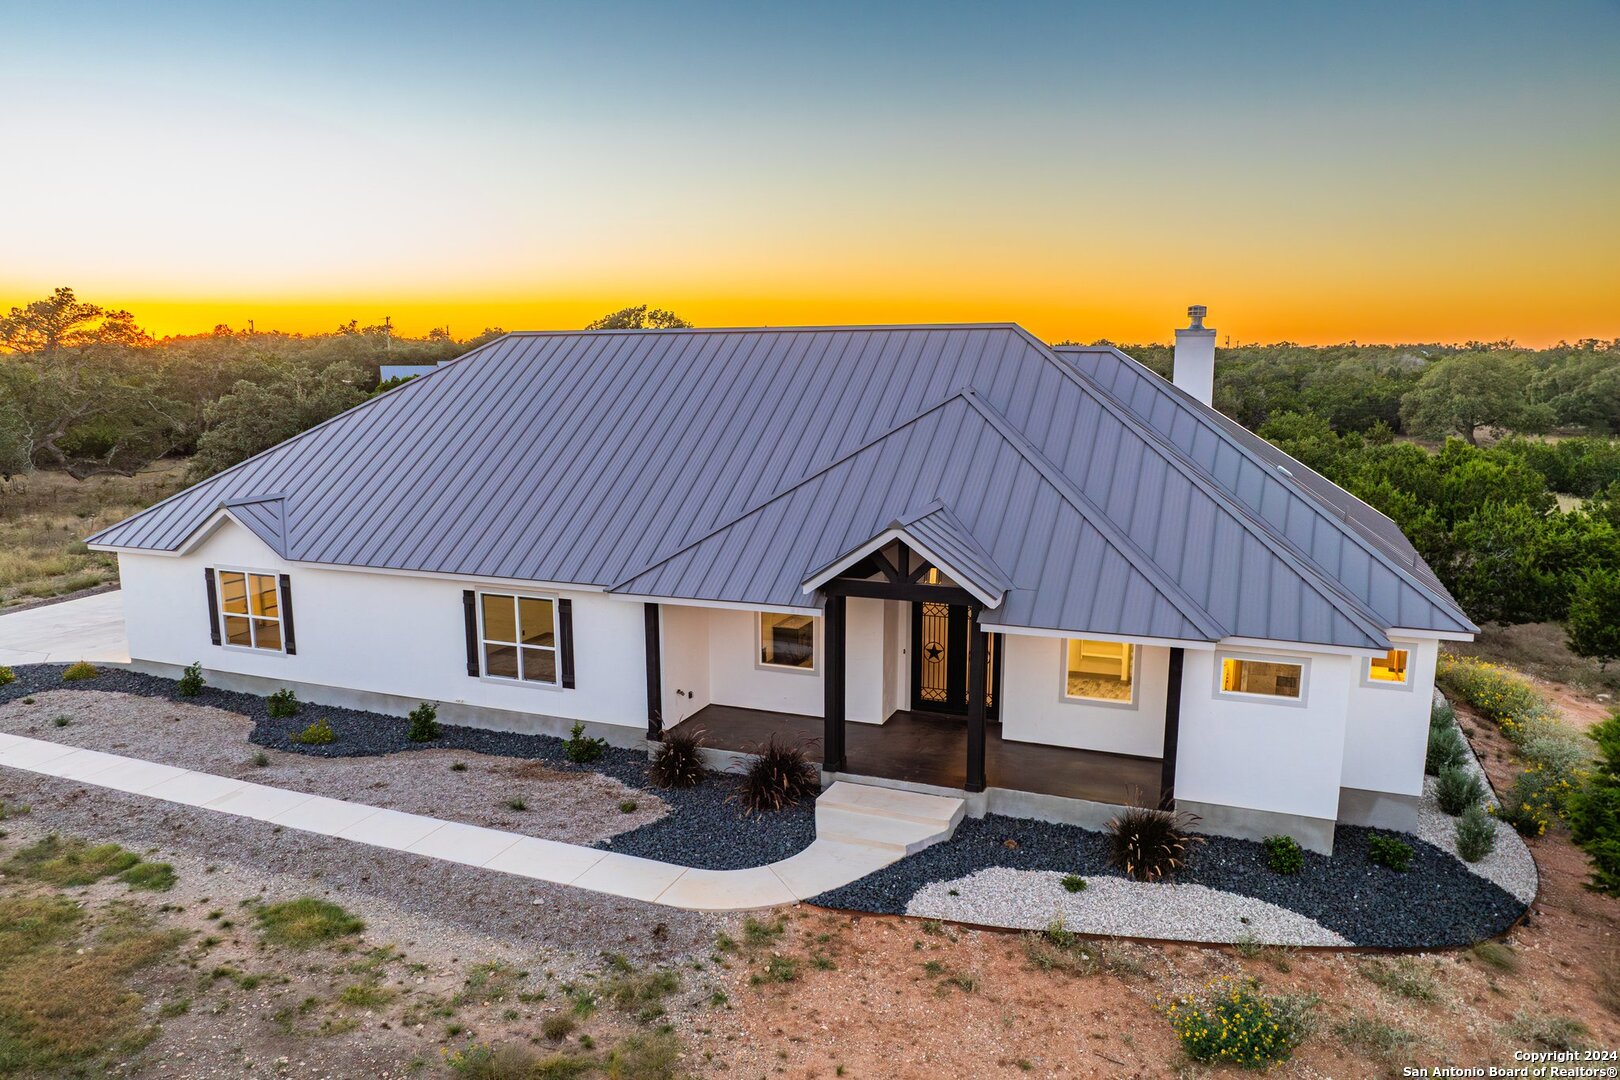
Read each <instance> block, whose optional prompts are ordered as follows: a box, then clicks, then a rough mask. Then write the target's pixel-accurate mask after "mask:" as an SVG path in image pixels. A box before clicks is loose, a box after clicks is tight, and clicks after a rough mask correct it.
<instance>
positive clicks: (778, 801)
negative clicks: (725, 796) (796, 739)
mask: <svg viewBox="0 0 1620 1080" xmlns="http://www.w3.org/2000/svg"><path fill="white" fill-rule="evenodd" d="M741 768H742V770H743V773H742V783H741V784H740V785H739V786H738V788H737V793H736V795H735V796H733V798H735V799H736V800H737V801H738V802H740V803H742V806H743V809H744V810H747V811H755V810H783V809H786V808H787V807H789V806H793V805H795V804H796V803H798V801H799V800H800V799H806V798H809V797H810V796H812V795H815V794H816V793H817V792H818V791H820V790H821V770H820V769H819V768H817V767H816V763H815V762H813V761H811V760H810V756H809V754H807V753H806V752H805V748H804V747H803V746H802V745H800V744H789V743H783V742H778V741H777V738H776V736H774V735H772V736H771V737H770V739H769V740H768V741H767V742H766V743H765V745H764V746H757V747H754V748H753V758H752V760H749V761H746V762H744V763H742V765H741Z"/></svg>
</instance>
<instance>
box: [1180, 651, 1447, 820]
mask: <svg viewBox="0 0 1620 1080" xmlns="http://www.w3.org/2000/svg"><path fill="white" fill-rule="evenodd" d="M1233 654H1235V655H1240V656H1247V657H1254V658H1266V657H1278V658H1280V659H1287V660H1290V661H1294V660H1303V661H1305V662H1306V663H1307V665H1308V666H1307V669H1306V672H1305V678H1304V699H1303V702H1302V703H1301V702H1294V701H1290V700H1286V699H1282V698H1278V699H1276V700H1275V701H1273V700H1271V699H1266V698H1240V697H1234V696H1231V695H1226V694H1221V693H1219V692H1218V686H1219V667H1218V658H1219V657H1221V656H1223V655H1226V653H1225V652H1224V651H1215V652H1211V651H1209V650H1202V649H1200V650H1194V649H1188V650H1187V651H1186V654H1185V657H1186V659H1185V661H1184V664H1183V668H1182V690H1181V694H1182V697H1181V734H1180V740H1179V744H1178V749H1177V754H1176V798H1177V800H1178V801H1179V800H1192V801H1197V802H1207V803H1215V804H1218V805H1222V806H1236V807H1244V808H1246V809H1251V810H1267V811H1272V812H1275V813H1281V814H1300V815H1303V816H1305V817H1312V818H1322V819H1327V820H1332V819H1334V818H1335V817H1336V816H1337V814H1338V807H1339V783H1340V776H1341V774H1342V771H1343V762H1344V743H1345V714H1346V706H1347V702H1348V694H1349V687H1350V680H1351V679H1352V677H1353V675H1354V666H1355V663H1356V660H1355V659H1354V658H1352V657H1349V656H1341V655H1327V654H1321V653H1318V654H1308V653H1299V652H1291V651H1288V650H1285V649H1275V650H1273V649H1254V648H1244V649H1239V650H1233ZM1419 760H1420V767H1421V758H1420V759H1419Z"/></svg>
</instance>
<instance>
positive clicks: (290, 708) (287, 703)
mask: <svg viewBox="0 0 1620 1080" xmlns="http://www.w3.org/2000/svg"><path fill="white" fill-rule="evenodd" d="M302 707H303V706H301V705H300V704H299V703H298V695H297V694H295V693H293V692H292V691H291V690H289V689H286V688H285V687H283V688H282V689H280V690H277V691H276V692H275V693H273V694H271V695H270V696H269V697H267V698H265V699H264V708H265V711H266V712H268V713H269V714H270V715H271V716H276V717H282V716H297V715H298V710H299V709H300V708H302Z"/></svg>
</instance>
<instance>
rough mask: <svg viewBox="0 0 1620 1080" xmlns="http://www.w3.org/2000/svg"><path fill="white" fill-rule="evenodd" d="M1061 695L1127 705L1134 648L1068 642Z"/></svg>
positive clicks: (1131, 690) (1132, 678) (1120, 643)
mask: <svg viewBox="0 0 1620 1080" xmlns="http://www.w3.org/2000/svg"><path fill="white" fill-rule="evenodd" d="M1066 644H1067V646H1068V647H1067V655H1068V659H1067V660H1066V662H1065V664H1064V684H1063V693H1064V696H1065V697H1071V698H1077V699H1080V700H1082V701H1117V702H1127V703H1128V702H1130V701H1131V699H1132V695H1133V694H1134V693H1135V689H1134V683H1135V671H1134V664H1135V661H1136V647H1135V646H1134V645H1127V644H1126V643H1124V642H1123V641H1089V640H1087V639H1085V638H1070V639H1069V640H1068V642H1067V643H1066Z"/></svg>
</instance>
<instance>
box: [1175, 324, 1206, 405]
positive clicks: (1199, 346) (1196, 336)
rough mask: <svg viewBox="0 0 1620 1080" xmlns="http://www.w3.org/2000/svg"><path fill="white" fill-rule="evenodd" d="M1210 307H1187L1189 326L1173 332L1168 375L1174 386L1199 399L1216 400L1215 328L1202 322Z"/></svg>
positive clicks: (1204, 401)
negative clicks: (1174, 342) (1174, 335)
mask: <svg viewBox="0 0 1620 1080" xmlns="http://www.w3.org/2000/svg"><path fill="white" fill-rule="evenodd" d="M1208 314H1209V308H1207V307H1205V306H1204V305H1203V304H1193V305H1192V306H1191V307H1189V308H1188V309H1187V318H1188V319H1190V320H1191V321H1192V325H1191V326H1189V327H1187V328H1186V329H1184V330H1177V331H1176V355H1175V360H1174V361H1173V362H1172V364H1171V368H1170V378H1171V381H1172V382H1174V383H1175V384H1176V385H1177V386H1179V387H1181V389H1183V390H1185V391H1186V392H1187V393H1189V394H1191V395H1192V396H1193V397H1195V398H1197V399H1198V400H1199V401H1202V402H1203V403H1204V404H1205V405H1213V404H1214V401H1215V329H1214V327H1209V326H1205V325H1204V316H1205V315H1208Z"/></svg>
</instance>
